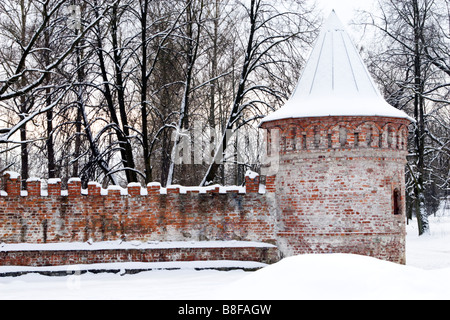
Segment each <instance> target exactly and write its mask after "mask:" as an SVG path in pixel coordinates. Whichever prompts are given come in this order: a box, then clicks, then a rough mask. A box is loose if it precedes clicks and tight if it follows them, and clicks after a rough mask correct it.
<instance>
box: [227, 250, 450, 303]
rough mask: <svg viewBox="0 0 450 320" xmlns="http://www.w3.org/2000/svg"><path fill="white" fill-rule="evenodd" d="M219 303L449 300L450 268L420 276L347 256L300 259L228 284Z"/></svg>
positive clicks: (411, 270) (404, 268)
mask: <svg viewBox="0 0 450 320" xmlns="http://www.w3.org/2000/svg"><path fill="white" fill-rule="evenodd" d="M221 299H239V300H240V299H243V300H247V299H252V300H265V299H269V300H316V299H325V300H341V299H343V300H366V299H367V300H369V299H370V300H371V299H375V300H403V299H405V300H415V299H420V300H429V299H433V300H434V299H450V269H441V270H430V271H426V270H422V269H418V268H414V267H408V266H402V265H398V264H394V263H390V262H385V261H381V260H377V259H374V258H370V257H364V256H357V255H347V254H330V255H303V256H296V257H291V258H286V259H284V260H282V261H280V262H279V263H277V264H274V265H271V266H268V267H266V268H264V269H262V270H260V271H258V272H255V273H253V274H250V275H248V276H246V277H245V278H243V279H241V280H239V281H237V282H235V283H232V284H230V285H229V286H227V287H226V288H225V289H224V291H222V297H221Z"/></svg>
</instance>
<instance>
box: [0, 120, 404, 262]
mask: <svg viewBox="0 0 450 320" xmlns="http://www.w3.org/2000/svg"><path fill="white" fill-rule="evenodd" d="M408 124H409V120H406V119H394V118H383V117H324V118H309V119H285V120H278V121H274V122H271V123H265V124H264V128H265V129H267V130H268V131H269V132H270V133H271V134H269V135H268V137H269V138H268V147H269V150H270V151H272V149H277V150H278V151H277V153H276V154H273V153H269V154H270V157H272V158H274V159H276V161H275V160H274V159H271V161H270V163H271V165H270V166H269V167H268V168H266V169H268V173H267V174H265V175H266V179H265V180H266V182H265V186H260V178H259V176H253V175H249V176H247V177H246V186H245V187H235V188H229V187H218V186H213V187H208V188H183V187H177V186H174V187H170V188H168V189H163V188H161V187H160V186H159V185H158V184H149V185H148V186H147V187H146V188H141V187H140V186H138V185H134V184H133V185H130V186H129V187H128V189H127V190H120V189H118V188H110V189H109V190H108V191H107V192H106V191H102V190H101V188H100V187H99V186H98V185H97V184H95V183H92V184H89V187H88V190H84V191H82V190H81V182H80V181H79V180H77V179H72V180H71V181H70V182H69V184H68V190H67V191H65V192H62V191H61V183H60V181H58V180H51V181H49V183H48V191H47V193H48V194H42V193H41V183H40V181H38V180H33V179H31V180H29V181H28V182H27V186H28V188H27V190H28V191H27V193H23V192H21V191H20V186H21V181H20V177H19V176H17V175H16V174H13V173H7V174H5V176H4V182H3V184H4V188H3V189H4V191H2V194H1V196H0V243H2V242H3V243H6V244H9V243H37V244H39V243H71V242H86V241H88V240H92V241H94V242H101V241H115V240H124V241H142V242H147V241H228V240H239V241H256V242H265V243H269V244H275V245H277V246H278V248H279V250H280V253H281V256H289V255H295V254H305V253H354V254H362V255H370V256H374V257H377V258H380V259H384V260H388V261H393V262H397V263H405V215H404V208H405V199H404V198H405V197H404V193H405V181H404V179H405V164H406V154H407V136H408ZM275 131H278V132H279V134H278V135H273V134H272V133H273V132H275ZM277 137H278V138H277ZM274 147H276V148H274ZM231 250H232V249H231ZM219 251H220V250H219ZM129 253H130V252H129ZM122 254H124V253H120V254H119V253H113V255H115V256H117V259H119V260H120V259H121V258H120V255H122ZM151 254H153V253H148V254H147V253H146V254H145V255H142V252H138V251H136V252H135V253H131V255H136V257H138V256H139V257H140V256H142V259H147V258H145V257H147V256H150V255H151ZM159 254H160V255H161V256H162V257H164V256H165V255H166V253H165V252H160V253H159ZM167 254H169V253H167ZM180 254H182V255H185V256H182V259H191V257H205V256H208V254H209V253H204V252H201V250H200V251H199V252H197V251H196V252H188V253H181V252H180ZM67 255H69V257H60V258H58V259H60V260H64V261H69V260H70V259H74V261H76V260H77V259H81V260H83V259H85V258H75V257H73V258H70V257H72V256H73V254H71V253H67ZM98 255H99V254H97V256H98ZM169 255H170V254H169ZM232 255H233V252H231V251H230V252H228V251H227V253H221V252H217V256H218V257H219V256H220V257H222V256H226V257H230V258H232ZM252 255H253V253H249V257H250V256H252ZM6 256H7V255H6ZM6 256H5V255H3V258H4V259H6ZM24 259H27V258H26V257H25V256H24ZM96 259H97V258H94V257H93V258H89V259H88V260H90V261H91V260H92V261H97V260H99V261H100V260H107V259H108V258H107V256H104V255H103V256H101V258H99V259H97V260H96ZM133 259H135V258H132V260H133ZM136 259H140V258H136ZM148 259H150V258H148ZM164 259H165V258H164ZM30 263H31V262H30ZM55 263H59V262H55Z"/></svg>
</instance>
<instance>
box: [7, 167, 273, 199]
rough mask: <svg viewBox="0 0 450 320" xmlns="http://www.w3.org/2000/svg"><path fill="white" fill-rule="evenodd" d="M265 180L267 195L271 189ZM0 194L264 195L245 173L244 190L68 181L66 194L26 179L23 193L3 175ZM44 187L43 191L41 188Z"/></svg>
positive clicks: (12, 176) (14, 176)
mask: <svg viewBox="0 0 450 320" xmlns="http://www.w3.org/2000/svg"><path fill="white" fill-rule="evenodd" d="M271 181H272V180H270V179H269V185H268V186H269V189H268V190H269V192H271V191H273V190H274V188H273V186H272V185H271ZM3 184H4V190H2V191H1V196H2V197H69V198H74V197H75V198H76V197H81V196H91V197H95V196H105V197H108V196H111V197H117V196H129V197H145V196H156V195H167V194H212V193H217V194H234V193H238V194H247V193H259V194H265V193H266V190H267V188H266V185H264V184H260V177H259V175H258V174H256V173H254V172H250V171H249V172H247V174H246V177H245V186H225V187H224V186H220V185H212V186H208V187H184V186H180V185H172V186H169V187H167V188H163V187H162V186H161V184H160V183H149V184H148V185H147V186H146V187H142V186H141V184H140V183H130V184H128V186H127V188H122V187H120V186H109V187H108V188H107V189H104V188H102V186H101V184H99V183H97V182H89V183H88V188H87V189H82V187H81V180H80V179H78V178H72V179H69V181H68V188H67V190H62V188H61V179H49V180H48V181H44V180H41V179H38V178H30V179H27V181H26V186H27V188H26V189H27V190H26V191H23V190H22V189H21V188H22V187H21V186H22V181H21V177H20V175H19V174H18V173H15V172H10V171H8V172H5V173H4V175H3ZM45 185H46V186H47V188H46V189H44V188H43V186H45Z"/></svg>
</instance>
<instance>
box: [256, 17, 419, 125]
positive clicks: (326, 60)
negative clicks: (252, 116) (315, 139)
mask: <svg viewBox="0 0 450 320" xmlns="http://www.w3.org/2000/svg"><path fill="white" fill-rule="evenodd" d="M324 116H382V117H393V118H406V119H409V120H412V121H414V120H413V119H412V118H410V117H409V116H408V115H407V114H406V113H405V112H403V111H400V110H398V109H396V108H394V107H392V106H391V105H389V104H388V103H387V102H386V101H385V100H384V98H383V97H382V96H381V94H380V92H379V90H378V89H377V87H376V85H375V83H374V81H373V79H372V77H371V76H370V74H369V72H368V70H367V68H366V66H365V64H364V62H363V60H362V58H361V56H360V54H359V53H358V50H357V49H356V47H355V45H354V44H353V42H352V40H351V39H350V36H349V34H348V33H347V31H346V30H345V28H344V26H343V24H342V22H341V21H340V20H339V18H338V17H337V15H336V13H335V12H334V10H333V12H332V13H331V14H330V16H329V18H328V20H327V21H326V22H325V24H324V26H323V28H322V31H321V33H320V35H319V37H318V39H317V40H316V44H315V46H314V49H313V51H312V53H311V56H310V58H309V60H308V62H307V64H306V66H305V69H304V70H303V74H302V76H301V78H300V80H299V82H298V85H297V88H296V89H295V91H294V93H293V95H292V97H291V98H290V100H289V101H288V102H287V103H286V105H285V106H284V107H282V108H281V109H279V110H278V111H276V112H274V113H272V114H270V115H269V116H267V117H266V118H264V119H263V121H262V123H264V122H269V121H274V120H281V119H289V118H307V117H324Z"/></svg>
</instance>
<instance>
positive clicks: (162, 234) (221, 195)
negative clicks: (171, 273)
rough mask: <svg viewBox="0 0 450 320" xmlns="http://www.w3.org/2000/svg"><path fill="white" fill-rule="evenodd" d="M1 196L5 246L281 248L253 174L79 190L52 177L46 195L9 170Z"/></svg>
mask: <svg viewBox="0 0 450 320" xmlns="http://www.w3.org/2000/svg"><path fill="white" fill-rule="evenodd" d="M4 180H5V181H4V184H5V191H6V192H7V196H5V194H4V195H3V196H2V197H0V242H4V243H22V242H26V243H55V242H85V241H87V240H89V239H92V240H93V241H110V240H118V239H121V240H126V241H133V240H139V241H152V240H156V241H183V240H185V241H204V240H248V241H263V242H270V243H275V241H276V239H275V224H276V223H275V220H274V215H273V214H272V213H271V206H270V205H268V201H269V199H270V197H266V196H263V195H261V194H259V177H255V178H254V179H250V178H248V177H247V190H246V188H223V187H214V186H213V187H209V188H182V187H178V186H174V187H171V188H168V189H163V188H161V187H160V185H159V184H150V185H149V186H148V187H147V188H145V189H143V188H141V187H140V186H136V185H130V186H129V187H128V189H127V190H120V188H110V189H108V190H102V189H101V188H100V186H99V185H98V184H95V183H90V184H89V187H88V190H84V191H82V190H81V183H80V181H79V180H77V179H72V180H71V181H69V185H68V190H67V191H66V192H64V191H63V192H62V191H61V183H60V181H58V180H51V181H49V183H48V192H47V193H45V192H42V190H41V189H42V187H41V182H40V181H38V180H36V179H31V180H30V181H28V182H27V185H28V188H27V189H28V192H27V193H24V192H21V191H20V185H21V182H20V177H17V176H16V175H12V174H10V173H7V174H6V175H5V177H4Z"/></svg>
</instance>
